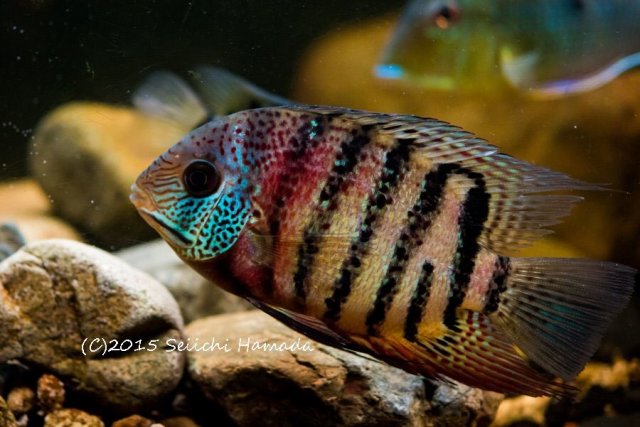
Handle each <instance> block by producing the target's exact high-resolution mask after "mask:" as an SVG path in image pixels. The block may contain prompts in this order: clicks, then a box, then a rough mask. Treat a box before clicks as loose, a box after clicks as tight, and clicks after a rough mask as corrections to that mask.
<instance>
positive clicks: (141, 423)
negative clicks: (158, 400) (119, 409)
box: [111, 415, 153, 427]
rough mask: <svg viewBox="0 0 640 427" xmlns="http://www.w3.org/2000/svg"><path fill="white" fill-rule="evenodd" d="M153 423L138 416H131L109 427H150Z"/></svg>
mask: <svg viewBox="0 0 640 427" xmlns="http://www.w3.org/2000/svg"><path fill="white" fill-rule="evenodd" d="M151 425H153V421H151V420H150V419H148V418H145V417H142V416H140V415H131V416H129V417H127V418H123V419H121V420H118V421H116V422H114V423H113V424H111V427H150V426H151Z"/></svg>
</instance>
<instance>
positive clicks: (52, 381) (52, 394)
mask: <svg viewBox="0 0 640 427" xmlns="http://www.w3.org/2000/svg"><path fill="white" fill-rule="evenodd" d="M64 395H65V393H64V384H63V383H62V381H60V380H59V379H57V378H56V377H55V376H53V375H49V374H44V375H43V376H41V377H40V379H38V402H39V403H40V407H42V408H43V409H44V410H45V411H47V412H51V411H53V410H55V409H60V408H62V406H63V405H64Z"/></svg>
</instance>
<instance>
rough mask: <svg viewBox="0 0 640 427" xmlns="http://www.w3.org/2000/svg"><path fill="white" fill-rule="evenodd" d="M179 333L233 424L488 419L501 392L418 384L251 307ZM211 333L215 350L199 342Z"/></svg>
mask: <svg viewBox="0 0 640 427" xmlns="http://www.w3.org/2000/svg"><path fill="white" fill-rule="evenodd" d="M185 332H186V336H187V338H188V341H187V342H189V343H190V344H191V345H192V346H196V347H194V348H192V349H191V351H190V352H189V353H188V372H189V375H190V376H191V378H192V379H193V380H194V381H195V382H196V383H197V385H198V387H199V388H200V389H201V390H202V392H203V393H204V395H205V396H206V397H207V398H208V399H211V400H212V401H214V402H216V403H217V404H218V405H220V406H221V407H222V408H223V409H224V410H225V411H226V412H227V414H228V415H229V417H230V418H231V419H232V420H233V422H234V423H236V424H237V425H240V426H245V425H258V424H259V425H285V426H286V425H350V426H352V425H355V426H358V425H361V426H364V425H367V426H405V425H427V424H428V425H469V424H473V423H488V422H489V421H490V420H491V418H492V416H493V412H494V411H495V409H496V407H497V404H498V403H499V401H500V400H501V398H502V397H501V395H497V394H495V393H490V392H483V391H481V390H477V389H471V388H468V387H466V386H463V385H459V384H455V385H445V384H435V385H431V384H428V386H425V385H426V383H425V380H424V379H423V378H421V377H417V376H413V375H409V374H407V373H405V372H404V371H401V370H399V369H396V368H392V367H390V366H388V365H385V364H383V363H380V362H376V361H373V360H368V359H365V358H363V357H361V356H357V355H354V354H350V353H346V352H343V351H340V350H336V349H333V348H330V347H327V346H323V345H320V344H317V343H314V342H312V341H309V340H308V339H307V338H305V337H303V336H301V335H299V334H297V333H295V332H293V331H292V330H290V329H289V328H287V327H285V326H284V325H282V324H280V323H279V322H277V321H275V320H273V319H272V318H270V317H269V316H267V315H266V314H264V313H261V312H258V311H253V312H242V313H235V314H227V315H220V316H215V317H209V318H205V319H201V320H197V321H195V322H193V323H191V324H190V325H189V326H187V328H186V330H185ZM212 339H215V341H216V342H217V343H218V344H219V346H218V347H217V348H214V349H210V348H209V349H208V348H206V347H203V345H204V344H205V343H211V340H212ZM261 343H262V344H261ZM246 344H250V346H249V348H247V347H245V345H246ZM253 344H257V347H252V345H253ZM265 344H266V346H267V347H268V346H270V345H273V346H275V347H274V348H271V349H269V348H265ZM291 347H297V348H296V349H293V350H292V351H289V350H290V349H291ZM287 348H288V349H287ZM427 389H430V390H431V393H429V396H427V394H428V393H427Z"/></svg>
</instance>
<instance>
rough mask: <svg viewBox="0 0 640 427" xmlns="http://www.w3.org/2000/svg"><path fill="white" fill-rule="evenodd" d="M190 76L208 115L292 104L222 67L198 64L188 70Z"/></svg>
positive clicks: (222, 114) (221, 114)
mask: <svg viewBox="0 0 640 427" xmlns="http://www.w3.org/2000/svg"><path fill="white" fill-rule="evenodd" d="M191 77H192V79H193V81H194V83H195V85H196V87H197V90H198V93H199V94H200V96H201V97H202V100H203V102H204V103H205V105H206V107H207V110H208V111H209V114H210V115H212V116H226V115H228V114H231V113H235V112H237V111H242V110H249V109H253V108H261V107H271V106H278V105H294V104H295V103H294V102H292V101H290V100H288V99H286V98H282V97H280V96H278V95H274V94H272V93H270V92H268V91H266V90H264V89H262V88H259V87H258V86H256V85H254V84H252V83H250V82H249V81H247V80H245V79H243V78H242V77H239V76H237V75H235V74H233V73H231V72H230V71H227V70H225V69H222V68H218V67H211V66H207V67H198V68H196V69H195V70H194V71H192V72H191Z"/></svg>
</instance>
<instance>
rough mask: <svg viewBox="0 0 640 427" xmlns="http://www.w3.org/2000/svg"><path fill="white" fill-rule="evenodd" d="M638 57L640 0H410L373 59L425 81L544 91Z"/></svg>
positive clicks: (577, 83)
mask: <svg viewBox="0 0 640 427" xmlns="http://www.w3.org/2000/svg"><path fill="white" fill-rule="evenodd" d="M638 65H640V1H637V0H535V1H532V0H488V1H486V0H482V1H479V0H413V1H411V2H410V3H409V5H408V6H407V8H406V10H405V11H404V13H403V15H402V17H401V18H400V21H399V24H398V25H397V27H396V29H395V32H394V34H393V36H392V38H391V40H390V42H389V43H388V45H387V46H386V47H385V49H384V51H383V54H382V57H381V60H380V63H379V64H378V65H377V66H376V69H375V71H376V74H377V76H378V77H382V78H389V79H404V80H407V81H410V82H413V83H415V84H418V85H420V86H423V87H425V88H429V89H443V90H462V91H477V92H479V91H492V90H497V89H499V88H504V87H506V86H507V83H508V84H510V85H511V86H513V87H515V88H516V89H518V90H521V91H524V92H527V93H530V94H531V95H534V96H539V97H558V96H563V95H567V94H571V93H579V92H585V91H589V90H592V89H595V88H598V87H600V86H602V85H604V84H606V83H608V82H610V81H611V80H613V79H615V78H616V77H618V76H619V75H620V74H622V73H624V72H626V71H628V70H630V69H632V68H634V67H637V66H638Z"/></svg>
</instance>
